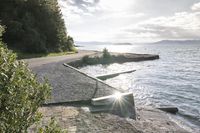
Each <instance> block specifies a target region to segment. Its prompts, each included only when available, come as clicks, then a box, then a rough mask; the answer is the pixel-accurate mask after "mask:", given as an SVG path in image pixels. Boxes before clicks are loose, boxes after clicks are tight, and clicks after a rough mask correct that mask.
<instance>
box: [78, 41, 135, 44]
mask: <svg viewBox="0 0 200 133" xmlns="http://www.w3.org/2000/svg"><path fill="white" fill-rule="evenodd" d="M75 44H76V45H132V44H131V43H127V42H125V43H113V42H98V41H91V42H80V41H76V42H75Z"/></svg>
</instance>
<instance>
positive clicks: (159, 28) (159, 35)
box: [122, 12, 200, 40]
mask: <svg viewBox="0 0 200 133" xmlns="http://www.w3.org/2000/svg"><path fill="white" fill-rule="evenodd" d="M199 22H200V12H192V13H189V12H180V13H175V14H174V15H173V16H170V17H157V18H152V19H149V20H146V21H143V22H140V23H138V24H134V25H129V26H128V27H125V28H124V29H122V31H126V32H127V33H129V34H130V33H132V34H133V36H136V37H140V36H141V37H144V35H143V34H147V33H148V34H147V36H146V37H147V38H152V39H160V40H161V39H200V23H199ZM148 35H149V36H148ZM152 35H153V36H152Z"/></svg>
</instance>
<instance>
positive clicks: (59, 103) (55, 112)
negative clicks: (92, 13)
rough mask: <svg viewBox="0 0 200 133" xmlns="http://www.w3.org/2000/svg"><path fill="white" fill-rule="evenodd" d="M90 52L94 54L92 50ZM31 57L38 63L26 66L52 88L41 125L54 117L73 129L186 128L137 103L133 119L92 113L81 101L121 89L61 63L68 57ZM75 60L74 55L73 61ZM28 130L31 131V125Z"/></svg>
mask: <svg viewBox="0 0 200 133" xmlns="http://www.w3.org/2000/svg"><path fill="white" fill-rule="evenodd" d="M98 54H99V53H98ZM76 56H77V55H76ZM90 56H95V55H93V54H91V55H90ZM82 57H83V56H80V57H79V58H76V60H80V59H81V58H82ZM135 58H136V57H135ZM34 61H35V62H36V63H37V65H34V64H33V65H32V66H33V67H31V66H30V65H29V66H30V67H31V69H32V70H33V72H35V73H36V74H37V77H38V80H39V81H40V82H42V81H43V77H46V78H47V79H48V80H49V82H50V84H51V86H52V88H53V90H52V96H51V99H50V100H48V101H47V104H46V106H44V107H41V108H40V111H41V112H42V113H43V115H44V118H43V120H42V124H43V125H45V124H46V123H48V119H50V118H51V117H55V118H56V120H57V121H58V124H59V125H61V127H62V128H64V129H67V130H68V132H73V133H74V132H103V133H108V132H124V133H126V132H127V133H128V132H133V133H138V132H170V131H172V132H186V131H185V130H184V129H182V128H181V127H179V126H178V125H177V124H176V123H174V122H173V121H171V120H170V119H169V117H168V116H167V114H166V113H164V112H162V111H159V110H156V109H144V108H138V107H137V108H136V113H137V120H136V121H135V120H130V119H126V118H122V117H118V116H116V115H113V114H110V113H101V112H100V113H95V114H93V113H91V112H90V111H89V110H88V108H89V106H90V105H89V104H88V103H89V102H84V101H90V100H91V99H92V98H98V97H102V96H107V95H112V94H114V93H116V92H121V91H120V90H118V89H116V88H113V87H112V86H109V85H107V84H105V83H104V82H103V81H100V80H97V79H96V78H93V77H91V76H89V75H86V74H84V73H82V72H80V71H79V70H77V69H75V68H73V67H66V66H64V65H63V63H69V64H70V62H71V61H72V60H71V59H66V60H62V61H59V62H57V61H56V62H50V63H47V64H41V65H40V62H37V59H34ZM74 61H75V59H73V61H72V62H74ZM97 85H98V88H97ZM81 101H83V102H81ZM70 103H72V104H70ZM73 103H76V104H73ZM83 103H84V104H83ZM30 131H33V132H34V127H33V128H32V129H31V130H30Z"/></svg>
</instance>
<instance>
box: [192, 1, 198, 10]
mask: <svg viewBox="0 0 200 133" xmlns="http://www.w3.org/2000/svg"><path fill="white" fill-rule="evenodd" d="M191 9H192V10H193V11H200V2H199V3H195V4H194V5H192V7H191Z"/></svg>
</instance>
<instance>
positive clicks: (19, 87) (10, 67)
mask: <svg viewBox="0 0 200 133" xmlns="http://www.w3.org/2000/svg"><path fill="white" fill-rule="evenodd" d="M0 31H1V32H0V35H2V31H3V28H2V27H1V26H0ZM49 95H50V86H49V84H48V83H47V82H44V83H39V82H38V81H37V80H36V76H35V75H34V74H32V72H31V71H30V70H29V69H28V68H27V65H26V64H25V63H24V62H23V61H17V60H16V55H15V54H13V53H12V52H11V51H9V50H8V49H7V48H6V46H5V45H4V44H3V43H2V42H0V132H2V133H4V132H5V133H21V132H26V131H27V128H28V127H30V126H31V125H32V124H34V123H35V122H37V121H39V120H40V118H41V114H40V113H39V112H38V111H37V110H38V108H39V107H40V106H41V105H42V104H43V103H44V102H45V100H46V99H47V98H48V96H49Z"/></svg>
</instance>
